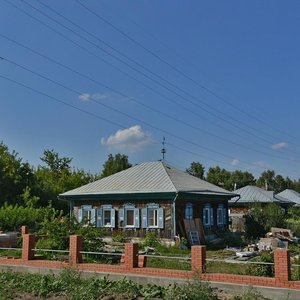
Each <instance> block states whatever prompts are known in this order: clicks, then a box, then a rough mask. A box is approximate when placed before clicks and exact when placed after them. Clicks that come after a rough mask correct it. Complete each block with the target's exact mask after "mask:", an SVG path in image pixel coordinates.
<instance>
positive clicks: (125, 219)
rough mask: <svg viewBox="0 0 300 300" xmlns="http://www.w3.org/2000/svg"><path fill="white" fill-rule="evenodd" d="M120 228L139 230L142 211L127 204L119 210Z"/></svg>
mask: <svg viewBox="0 0 300 300" xmlns="http://www.w3.org/2000/svg"><path fill="white" fill-rule="evenodd" d="M119 227H120V228H139V227H140V210H139V209H138V208H136V207H135V206H134V205H133V204H130V203H128V204H125V205H124V206H123V207H122V208H120V209H119Z"/></svg>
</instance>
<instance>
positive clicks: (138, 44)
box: [74, 0, 298, 146]
mask: <svg viewBox="0 0 300 300" xmlns="http://www.w3.org/2000/svg"><path fill="white" fill-rule="evenodd" d="M74 1H75V2H77V3H78V4H79V5H80V6H81V7H83V8H84V9H85V10H87V11H88V12H89V13H91V14H93V15H94V16H95V17H97V18H98V19H100V20H101V21H103V22H104V23H106V24H107V25H109V26H110V27H111V28H113V29H114V30H115V31H117V32H119V33H120V34H121V35H123V36H124V37H126V38H127V39H128V40H130V41H131V42H132V43H134V44H136V45H137V46H139V47H140V48H142V49H143V50H144V51H146V52H147V53H149V54H150V55H152V56H153V57H155V58H156V59H158V60H159V61H160V62H162V63H164V64H165V65H167V66H168V67H169V68H171V69H172V70H173V71H175V72H176V73H178V74H180V75H181V76H183V77H185V78H186V79H188V80H190V81H191V82H193V83H194V84H195V85H197V86H198V87H200V88H201V89H203V90H204V91H206V92H207V93H209V94H211V95H212V96H214V97H215V98H217V99H219V100H221V101H222V102H224V103H226V104H227V105H229V106H231V107H233V108H234V109H236V110H237V111H239V112H241V113H243V114H245V115H246V116H248V117H250V118H252V119H254V120H256V121H258V122H260V123H261V124H264V125H266V126H268V127H270V128H272V129H273V130H276V131H281V132H282V133H284V134H285V135H288V136H290V137H291V138H293V139H297V140H298V138H296V137H294V136H293V135H291V134H290V133H288V132H285V131H283V130H280V129H278V128H275V127H274V126H272V125H271V124H269V123H267V122H265V121H264V120H261V119H259V118H257V117H256V116H253V115H251V114H249V113H248V112H246V111H244V110H242V109H241V108H240V107H238V106H236V105H234V104H233V103H231V102H230V101H228V100H227V99H225V98H224V97H222V96H220V95H218V94H217V93H216V92H214V91H213V90H212V89H210V88H208V87H206V86H205V85H203V84H201V83H199V82H198V81H196V80H195V79H193V78H192V77H190V76H189V75H187V74H186V73H185V72H183V71H181V70H180V69H178V68H177V67H175V66H174V65H172V64H171V63H169V62H168V61H166V60H165V59H163V58H162V57H161V56H159V55H158V54H156V53H155V52H154V51H152V50H150V49H148V48H147V47H145V46H144V45H143V44H142V43H140V42H139V41H137V40H136V39H134V38H132V37H131V36H130V35H129V34H127V33H126V32H124V31H123V30H121V29H120V28H119V27H117V26H116V25H114V24H113V23H112V22H110V21H108V20H107V19H105V18H104V17H103V16H101V15H100V14H99V13H96V12H95V11H94V10H91V9H90V8H89V7H88V6H87V5H85V4H83V3H82V2H81V1H80V0H74ZM292 144H295V145H297V146H298V144H296V143H292Z"/></svg>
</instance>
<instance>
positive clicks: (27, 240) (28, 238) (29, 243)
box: [22, 234, 35, 260]
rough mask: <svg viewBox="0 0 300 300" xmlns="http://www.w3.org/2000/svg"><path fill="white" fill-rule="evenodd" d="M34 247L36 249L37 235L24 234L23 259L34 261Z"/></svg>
mask: <svg viewBox="0 0 300 300" xmlns="http://www.w3.org/2000/svg"><path fill="white" fill-rule="evenodd" d="M34 247H35V235H34V234H23V244H22V259H23V260H32V259H34V250H33V249H34Z"/></svg>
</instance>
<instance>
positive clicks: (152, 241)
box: [142, 231, 160, 247]
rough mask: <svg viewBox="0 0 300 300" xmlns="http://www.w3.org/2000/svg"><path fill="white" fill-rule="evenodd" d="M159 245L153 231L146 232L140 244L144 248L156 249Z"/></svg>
mask: <svg viewBox="0 0 300 300" xmlns="http://www.w3.org/2000/svg"><path fill="white" fill-rule="evenodd" d="M159 244H160V242H159V238H158V236H157V234H156V232H155V231H148V232H147V234H146V237H145V239H144V241H143V243H142V246H144V247H156V246H158V245H159Z"/></svg>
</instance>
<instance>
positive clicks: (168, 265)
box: [146, 256, 191, 271]
mask: <svg viewBox="0 0 300 300" xmlns="http://www.w3.org/2000/svg"><path fill="white" fill-rule="evenodd" d="M146 266H147V267H149V268H162V269H175V270H185V271H190V270H191V262H190V261H186V260H183V259H174V258H173V259H171V258H163V257H162V258H157V257H149V256H148V257H147V265H146Z"/></svg>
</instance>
